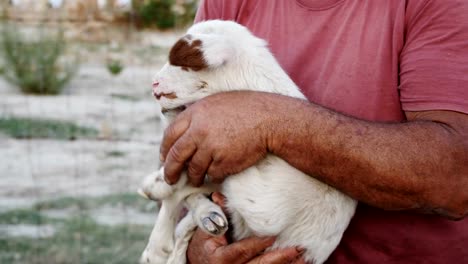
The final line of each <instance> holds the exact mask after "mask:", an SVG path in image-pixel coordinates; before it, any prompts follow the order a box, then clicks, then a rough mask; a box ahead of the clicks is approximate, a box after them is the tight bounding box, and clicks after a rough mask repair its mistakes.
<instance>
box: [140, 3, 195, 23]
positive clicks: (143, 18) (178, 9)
mask: <svg viewBox="0 0 468 264" xmlns="http://www.w3.org/2000/svg"><path fill="white" fill-rule="evenodd" d="M132 5H133V9H134V10H136V18H137V20H138V21H139V22H140V24H142V25H143V26H145V27H151V26H156V27H158V28H160V29H168V28H173V27H176V26H185V25H187V24H189V23H191V22H192V21H193V18H194V17H195V13H196V7H197V1H194V0H186V1H183V2H180V1H176V0H133V1H132Z"/></svg>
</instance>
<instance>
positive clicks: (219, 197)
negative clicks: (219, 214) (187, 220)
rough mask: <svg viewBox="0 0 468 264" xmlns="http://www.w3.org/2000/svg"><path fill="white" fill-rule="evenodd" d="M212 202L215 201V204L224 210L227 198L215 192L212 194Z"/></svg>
mask: <svg viewBox="0 0 468 264" xmlns="http://www.w3.org/2000/svg"><path fill="white" fill-rule="evenodd" d="M211 200H213V202H214V203H215V204H217V205H219V206H221V208H224V207H225V202H226V201H225V200H226V197H224V195H223V194H222V193H220V192H214V193H212V194H211Z"/></svg>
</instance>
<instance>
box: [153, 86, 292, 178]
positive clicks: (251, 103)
mask: <svg viewBox="0 0 468 264" xmlns="http://www.w3.org/2000/svg"><path fill="white" fill-rule="evenodd" d="M287 98H288V97H285V96H280V95H276V94H269V93H259V92H247V91H243V92H229V93H221V94H216V95H212V96H209V97H206V98H204V99H202V100H200V101H198V102H196V103H195V104H193V105H192V106H190V107H188V108H187V109H186V110H185V111H184V112H182V113H180V114H179V116H178V117H177V118H176V120H175V121H174V122H173V123H172V124H171V125H170V126H169V127H168V128H167V129H166V131H165V134H164V139H163V142H162V145H161V157H162V158H163V159H164V160H165V163H164V165H165V178H166V181H167V182H168V183H170V184H174V183H176V182H177V181H178V179H179V175H180V173H181V171H182V170H183V169H184V168H185V166H186V165H187V166H188V176H189V181H190V182H191V183H192V184H193V185H195V186H200V185H201V184H203V179H204V176H205V174H208V175H209V177H210V178H211V180H212V181H213V182H215V183H220V182H222V181H223V180H224V178H225V177H226V176H227V175H230V174H234V173H238V172H240V171H242V170H244V169H246V168H248V167H250V166H252V165H253V164H255V163H256V162H257V161H259V160H260V159H261V158H263V157H264V156H265V155H266V153H267V148H268V147H267V134H268V133H270V131H271V130H274V129H272V125H271V124H272V122H271V119H272V117H274V116H275V115H279V114H280V113H276V112H281V113H282V114H285V115H288V113H285V112H286V110H287V109H288V107H287V104H288V99H287ZM290 115H292V113H289V116H290Z"/></svg>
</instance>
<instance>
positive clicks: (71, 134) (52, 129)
mask: <svg viewBox="0 0 468 264" xmlns="http://www.w3.org/2000/svg"><path fill="white" fill-rule="evenodd" d="M0 132H3V133H5V134H7V135H9V136H11V137H14V138H54V139H62V140H63V139H65V140H72V139H76V138H95V137H97V136H98V134H99V132H98V131H97V130H96V129H94V128H89V127H82V126H78V125H76V124H74V123H72V122H68V121H57V120H47V119H31V118H18V117H0Z"/></svg>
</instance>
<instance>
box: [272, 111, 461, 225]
mask: <svg viewBox="0 0 468 264" xmlns="http://www.w3.org/2000/svg"><path fill="white" fill-rule="evenodd" d="M294 105H295V107H294V108H295V110H294V112H295V113H296V114H295V118H294V119H290V118H288V117H286V116H283V115H280V116H273V118H275V119H277V120H274V121H272V122H274V123H276V124H277V125H276V126H275V130H274V131H272V133H271V134H270V135H269V136H268V138H269V139H271V141H270V142H269V143H268V147H269V150H270V151H271V152H273V153H274V154H276V155H278V156H280V157H281V158H283V159H285V160H286V161H288V162H289V163H290V164H291V165H292V166H294V167H296V168H298V169H300V170H302V171H304V172H305V173H307V174H310V175H314V177H316V178H318V179H319V180H321V181H324V182H326V183H328V184H330V185H332V186H335V187H336V188H338V189H339V190H342V191H343V192H345V193H347V194H349V195H350V196H352V197H354V198H356V199H357V200H359V201H363V202H365V203H368V204H370V205H373V206H375V207H379V208H382V209H388V210H399V209H416V210H421V211H425V212H433V213H436V214H441V215H444V216H447V217H449V218H454V219H458V218H462V217H464V216H466V214H467V213H468V115H465V114H462V113H457V112H450V111H428V112H407V113H406V116H407V119H408V122H405V123H394V124H384V123H372V122H366V121H362V120H357V119H354V118H351V117H347V116H344V115H341V114H338V113H336V112H333V111H330V110H327V109H325V108H322V107H319V106H317V105H313V104H308V103H302V104H294ZM300 120H302V122H300Z"/></svg>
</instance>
